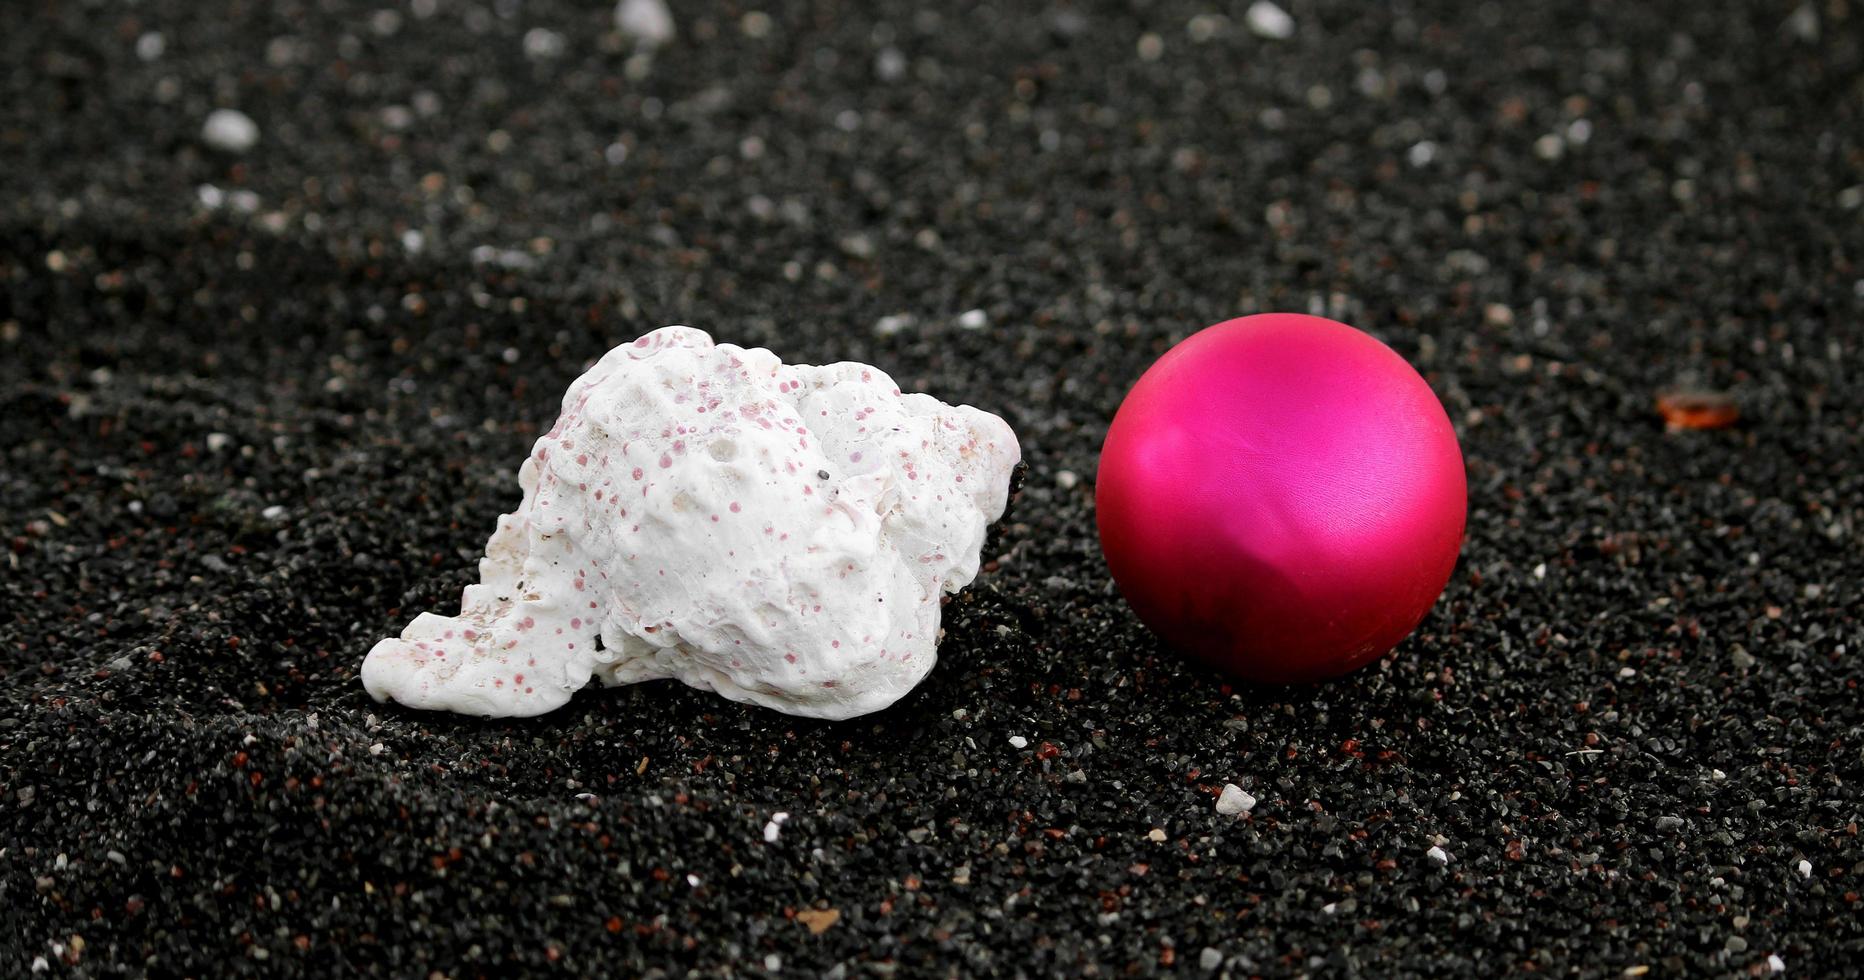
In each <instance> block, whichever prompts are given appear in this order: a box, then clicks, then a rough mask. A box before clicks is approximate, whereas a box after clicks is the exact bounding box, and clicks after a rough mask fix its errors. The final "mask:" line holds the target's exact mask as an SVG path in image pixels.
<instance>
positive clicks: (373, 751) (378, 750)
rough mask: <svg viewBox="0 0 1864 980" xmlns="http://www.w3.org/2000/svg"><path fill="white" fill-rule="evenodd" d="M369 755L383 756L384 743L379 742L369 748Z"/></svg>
mask: <svg viewBox="0 0 1864 980" xmlns="http://www.w3.org/2000/svg"><path fill="white" fill-rule="evenodd" d="M369 754H370V755H381V754H382V743H381V742H377V743H375V744H374V745H371V746H369Z"/></svg>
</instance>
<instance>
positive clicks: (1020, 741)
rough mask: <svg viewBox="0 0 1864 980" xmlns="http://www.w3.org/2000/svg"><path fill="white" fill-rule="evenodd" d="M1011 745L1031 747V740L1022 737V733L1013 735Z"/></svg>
mask: <svg viewBox="0 0 1864 980" xmlns="http://www.w3.org/2000/svg"><path fill="white" fill-rule="evenodd" d="M1010 745H1011V747H1013V748H1018V749H1026V748H1028V747H1029V740H1028V739H1026V738H1024V737H1022V736H1021V735H1011V736H1010Z"/></svg>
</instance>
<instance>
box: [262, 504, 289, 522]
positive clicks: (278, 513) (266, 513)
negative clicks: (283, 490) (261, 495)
mask: <svg viewBox="0 0 1864 980" xmlns="http://www.w3.org/2000/svg"><path fill="white" fill-rule="evenodd" d="M285 513H286V511H285V508H283V507H281V506H279V505H278V504H273V505H272V506H270V507H267V508H266V509H264V510H262V511H260V512H259V516H260V517H263V518H265V519H266V520H268V521H277V520H282V519H284V516H285Z"/></svg>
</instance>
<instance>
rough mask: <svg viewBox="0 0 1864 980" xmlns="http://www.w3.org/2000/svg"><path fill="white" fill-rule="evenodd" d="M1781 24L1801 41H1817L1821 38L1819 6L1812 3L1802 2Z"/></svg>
mask: <svg viewBox="0 0 1864 980" xmlns="http://www.w3.org/2000/svg"><path fill="white" fill-rule="evenodd" d="M1781 26H1782V27H1783V28H1785V29H1786V32H1787V33H1789V34H1791V35H1793V36H1794V37H1797V38H1799V39H1800V40H1801V41H1817V40H1818V39H1819V8H1818V7H1817V6H1816V5H1814V4H1811V3H1802V4H1800V5H1799V7H1798V9H1796V10H1794V11H1793V13H1792V16H1790V17H1788V18H1786V23H1785V24H1782V25H1781Z"/></svg>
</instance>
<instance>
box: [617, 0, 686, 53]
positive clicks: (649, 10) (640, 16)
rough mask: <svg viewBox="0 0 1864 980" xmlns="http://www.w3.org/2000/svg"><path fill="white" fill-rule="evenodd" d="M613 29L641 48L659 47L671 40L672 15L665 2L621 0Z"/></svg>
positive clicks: (655, 0)
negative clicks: (632, 39) (629, 38)
mask: <svg viewBox="0 0 1864 980" xmlns="http://www.w3.org/2000/svg"><path fill="white" fill-rule="evenodd" d="M615 27H616V28H617V29H618V30H620V31H621V32H622V33H623V34H626V35H628V36H629V37H631V38H634V40H635V43H637V44H639V45H641V46H642V47H650V48H652V47H659V46H660V45H662V44H665V43H667V42H668V41H671V40H673V33H674V28H673V13H672V11H669V10H668V9H667V5H666V2H665V0H621V2H620V3H618V4H616V5H615Z"/></svg>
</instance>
